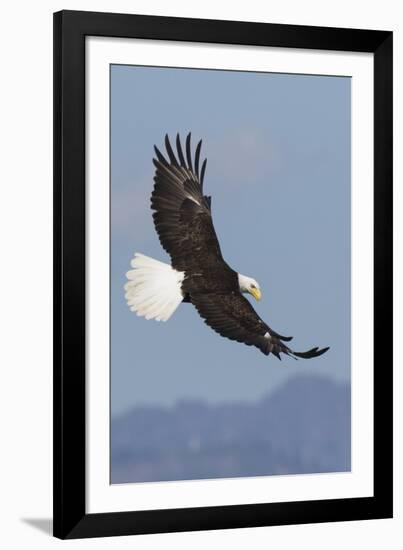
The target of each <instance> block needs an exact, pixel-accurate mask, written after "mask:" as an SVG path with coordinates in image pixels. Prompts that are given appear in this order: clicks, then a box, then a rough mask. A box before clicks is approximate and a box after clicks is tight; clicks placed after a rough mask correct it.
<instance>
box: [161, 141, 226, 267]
mask: <svg viewBox="0 0 403 550" xmlns="http://www.w3.org/2000/svg"><path fill="white" fill-rule="evenodd" d="M190 139H191V138H190V134H189V135H188V136H187V138H186V147H185V154H184V152H183V149H182V145H181V142H180V138H179V135H178V136H177V138H176V149H177V153H176V154H175V153H174V151H173V149H172V146H171V144H170V141H169V138H168V136H165V147H166V151H167V155H168V159H166V158H165V157H164V155H163V154H162V153H161V152H160V151H159V149H157V147H155V154H156V158H154V159H153V161H154V164H155V167H156V172H155V177H154V182H155V183H154V190H153V192H152V195H151V208H152V210H154V214H153V219H154V224H155V229H156V231H157V233H158V236H159V239H160V242H161V245H162V246H163V248H164V249H165V250H166V251H167V252H168V254H169V255H170V256H171V259H172V265H173V267H174V268H175V269H178V270H181V271H186V272H187V273H188V274H190V273H191V272H200V269H204V270H205V271H207V272H208V271H209V270H213V272H214V273H215V272H216V271H217V269H224V270H227V268H228V266H227V264H225V262H224V259H223V257H222V254H221V250H220V245H219V242H218V239H217V235H216V232H215V229H214V225H213V220H212V217H211V199H210V197H207V196H205V195H203V178H204V174H205V168H206V160H205V161H204V162H203V164H202V168H201V173H200V174H199V167H200V151H201V141H200V142H199V143H198V145H197V147H196V153H195V159H194V163H193V160H192V151H191V141H190ZM193 165H194V166H193Z"/></svg>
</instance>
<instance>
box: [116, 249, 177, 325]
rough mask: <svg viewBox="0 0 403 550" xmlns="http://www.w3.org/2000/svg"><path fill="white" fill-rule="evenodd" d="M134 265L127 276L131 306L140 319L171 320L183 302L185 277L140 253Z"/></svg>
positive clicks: (126, 295)
mask: <svg viewBox="0 0 403 550" xmlns="http://www.w3.org/2000/svg"><path fill="white" fill-rule="evenodd" d="M131 266H132V267H133V269H132V270H131V271H128V272H127V273H126V277H127V278H128V281H127V283H126V284H125V291H126V294H125V298H126V300H127V305H128V306H129V308H130V309H131V311H135V312H136V313H137V315H139V316H140V317H145V318H146V319H156V320H157V321H167V320H168V319H169V318H170V317H171V315H172V314H173V313H174V311H175V310H176V308H177V307H178V306H179V304H180V303H181V302H182V300H183V294H182V290H181V286H182V281H183V279H184V276H185V274H184V273H183V272H181V271H176V270H175V269H173V267H171V266H170V265H169V264H164V263H163V262H160V261H158V260H154V258H149V257H148V256H144V255H143V254H139V253H136V254H135V255H134V258H133V259H132V261H131Z"/></svg>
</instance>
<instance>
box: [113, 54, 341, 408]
mask: <svg viewBox="0 0 403 550" xmlns="http://www.w3.org/2000/svg"><path fill="white" fill-rule="evenodd" d="M350 123H351V121H350V79H349V78H347V77H328V76H307V75H286V74H270V73H250V72H229V71H213V70H189V69H170V68H154V67H134V66H116V65H114V66H112V67H111V322H112V324H111V382H112V384H111V388H112V393H111V405H112V415H117V414H120V413H122V412H123V411H126V410H128V409H130V408H131V407H133V406H135V405H144V404H146V403H150V404H151V403H152V404H163V405H171V404H173V403H175V402H177V401H178V400H181V399H194V398H197V399H204V400H207V401H209V402H215V403H219V402H225V401H256V400H257V399H259V398H260V397H262V396H263V395H265V394H267V393H270V392H271V391H272V390H274V389H275V388H277V387H278V386H279V385H280V384H282V383H283V382H284V381H285V380H286V379H287V378H289V377H290V376H295V375H296V374H298V375H300V374H305V373H306V374H308V373H309V374H312V373H317V374H318V375H322V376H327V377H331V378H334V379H338V380H349V377H350ZM188 131H191V132H192V136H193V143H194V144H196V142H197V141H198V140H199V139H203V147H202V155H203V156H207V158H208V164H207V172H206V176H205V185H204V186H205V191H206V193H207V194H209V195H212V210H213V219H214V224H215V228H216V231H217V234H218V237H219V240H220V243H221V248H222V251H223V255H224V257H225V259H226V261H227V262H228V263H229V264H230V265H231V266H232V267H233V268H234V269H235V270H237V271H240V272H241V273H243V274H245V275H249V276H252V277H254V278H255V279H257V280H258V281H259V283H260V286H261V288H262V291H263V299H262V300H261V302H259V303H257V302H255V301H253V306H254V307H255V309H256V311H257V312H258V313H259V315H260V316H261V317H262V318H263V319H264V320H265V321H266V322H267V323H268V324H269V325H270V326H271V327H272V328H273V329H275V330H277V331H278V332H280V333H281V334H286V335H292V336H294V340H293V346H294V349H296V350H302V351H303V350H306V349H308V348H310V347H312V346H330V347H331V349H330V351H329V352H328V353H327V354H325V355H324V356H322V357H320V358H319V359H316V360H311V361H303V360H300V361H293V360H291V359H287V358H284V360H283V361H282V362H279V361H278V360H277V359H276V358H275V357H273V356H269V357H265V356H264V355H263V354H262V353H260V352H259V351H258V350H257V349H255V348H250V347H247V346H244V345H241V344H238V343H236V342H231V341H230V340H226V339H223V338H221V337H219V336H218V335H217V334H216V333H215V332H213V331H212V330H211V329H208V327H206V326H205V325H204V323H203V322H202V320H201V319H200V318H199V316H198V314H197V312H196V311H195V310H194V308H193V307H192V306H191V305H189V304H182V305H181V306H180V307H179V309H178V310H177V311H176V312H175V314H174V316H173V317H172V318H171V319H170V320H169V321H168V322H167V323H157V322H155V321H146V320H144V319H143V318H138V317H136V315H135V314H133V313H132V312H130V310H129V309H128V307H127V305H126V303H125V299H124V291H123V285H124V283H125V280H126V279H125V273H126V271H127V270H128V269H130V260H131V258H132V257H133V254H134V252H142V253H144V254H147V255H149V256H152V257H154V258H157V259H159V260H162V261H167V262H169V257H168V256H167V255H166V253H165V252H164V250H163V249H162V248H161V246H160V244H159V241H158V238H157V235H156V233H155V230H154V226H153V223H152V217H151V210H150V194H151V191H152V186H153V174H154V170H153V164H152V156H153V145H154V144H156V145H157V146H159V147H160V148H161V149H163V139H164V136H165V133H168V134H169V135H171V136H175V135H176V132H180V133H181V135H183V136H185V135H186V133H187V132H188ZM251 300H253V298H251Z"/></svg>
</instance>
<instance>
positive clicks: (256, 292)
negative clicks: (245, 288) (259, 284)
mask: <svg viewBox="0 0 403 550" xmlns="http://www.w3.org/2000/svg"><path fill="white" fill-rule="evenodd" d="M249 293H250V294H252V296H253V297H254V298H255V300H257V301H259V300H260V299H261V297H262V293H261V292H260V290H259V289H258V288H251V289H249Z"/></svg>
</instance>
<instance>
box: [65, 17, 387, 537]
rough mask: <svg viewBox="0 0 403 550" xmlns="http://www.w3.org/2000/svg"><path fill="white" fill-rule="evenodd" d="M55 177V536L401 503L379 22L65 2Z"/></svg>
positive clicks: (372, 511)
mask: <svg viewBox="0 0 403 550" xmlns="http://www.w3.org/2000/svg"><path fill="white" fill-rule="evenodd" d="M207 160H208V162H207ZM54 190H55V191H54V198H55V201H54V211H55V218H54V219H55V224H54V236H55V238H54V243H55V250H54V252H55V255H54V257H55V264H54V265H55V275H54V280H55V331H54V350H55V361H54V535H55V536H57V537H59V538H80V537H95V536H110V535H129V534H139V533H157V532H169V531H186V530H200V529H224V528H235V527H253V526H266V525H280V524H292V523H308V522H311V523H314V522H329V521H341V520H343V521H345V520H359V519H374V518H386V517H391V516H392V33H391V32H386V31H375V30H355V29H354V30H353V29H336V28H319V27H302V26H290V25H277V24H266V23H264V24H263V23H249V22H233V21H213V20H198V19H181V18H168V17H154V16H144V15H122V14H113V13H108V14H106V13H90V12H74V11H62V12H59V13H56V14H55V15H54ZM292 337H293V338H292Z"/></svg>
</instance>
